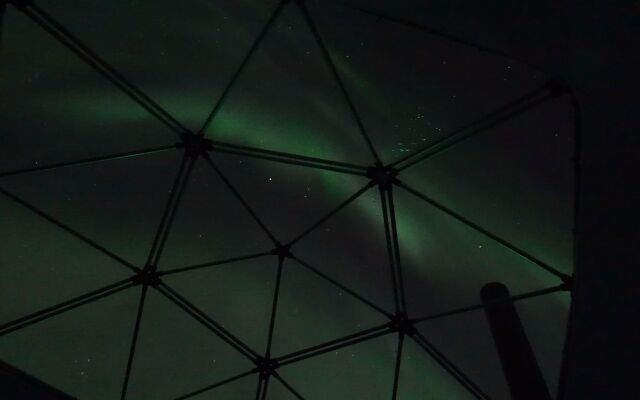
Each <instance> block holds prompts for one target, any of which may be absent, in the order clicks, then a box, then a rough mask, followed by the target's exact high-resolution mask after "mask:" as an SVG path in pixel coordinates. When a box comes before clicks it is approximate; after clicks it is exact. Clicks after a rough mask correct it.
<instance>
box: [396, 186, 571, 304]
mask: <svg viewBox="0 0 640 400" xmlns="http://www.w3.org/2000/svg"><path fill="white" fill-rule="evenodd" d="M394 196H395V198H396V201H395V205H396V214H397V216H398V236H399V241H400V246H401V249H400V250H401V252H402V255H403V257H402V259H403V265H402V267H403V274H404V278H405V279H404V282H405V287H406V294H407V307H408V309H409V310H408V311H409V314H410V316H411V317H421V316H425V315H431V314H435V313H439V312H444V311H449V310H451V309H454V308H457V307H465V306H471V305H475V304H478V303H480V289H481V288H482V286H484V285H485V284H487V283H489V282H495V281H497V282H502V283H504V284H505V285H506V286H507V287H509V289H510V291H511V293H512V294H513V295H518V294H523V293H527V292H530V291H534V290H540V289H545V288H548V287H552V286H557V285H559V284H561V283H562V282H561V281H560V279H558V278H557V277H555V276H553V275H551V274H550V273H548V272H547V271H545V270H543V269H541V268H540V267H539V266H537V265H536V264H534V263H532V262H530V261H529V260H527V259H524V258H523V257H521V256H520V255H518V254H516V253H514V252H512V251H511V250H508V249H506V248H505V247H504V246H502V245H501V244H498V243H496V242H494V241H493V240H491V239H489V238H487V237H486V236H484V235H482V234H480V233H478V232H476V231H475V230H473V229H471V228H470V227H468V226H466V225H464V224H462V223H460V222H459V221H456V220H455V219H452V218H451V217H449V216H448V215H446V214H443V213H442V212H441V211H440V210H437V209H435V208H433V207H432V206H430V205H429V204H427V203H425V202H424V201H422V200H421V199H419V198H417V197H415V196H413V194H411V193H408V192H406V191H404V190H402V189H398V190H396V191H394Z"/></svg>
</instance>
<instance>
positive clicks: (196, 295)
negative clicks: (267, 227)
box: [164, 256, 278, 353]
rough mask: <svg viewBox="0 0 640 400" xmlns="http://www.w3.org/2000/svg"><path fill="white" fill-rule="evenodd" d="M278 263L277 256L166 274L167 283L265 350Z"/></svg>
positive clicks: (237, 334) (253, 346)
mask: <svg viewBox="0 0 640 400" xmlns="http://www.w3.org/2000/svg"><path fill="white" fill-rule="evenodd" d="M277 269H278V262H277V258H276V257H275V256H265V257H260V258H256V259H253V260H246V261H238V262H234V263H230V264H224V265H217V266H212V267H206V268H202V269H200V270H194V271H187V272H181V273H176V274H171V275H166V277H165V278H164V279H165V280H166V281H167V283H169V284H170V285H171V286H172V287H174V288H175V289H176V290H178V291H179V292H181V293H185V294H188V295H189V299H190V300H191V301H193V302H194V303H195V304H197V305H198V306H199V307H200V308H201V309H202V310H203V311H204V312H206V313H207V314H208V315H210V316H211V317H212V318H214V319H215V320H216V321H217V322H219V323H220V324H221V325H222V326H224V327H225V328H226V329H228V330H229V331H230V332H231V333H233V334H234V335H235V336H237V337H238V338H239V339H240V340H242V341H244V342H245V343H247V345H249V347H251V348H253V349H254V350H255V351H256V352H258V353H262V352H263V351H264V349H265V348H266V347H265V346H266V343H267V332H268V330H269V319H270V317H271V305H272V302H273V290H274V286H275V281H276V273H277Z"/></svg>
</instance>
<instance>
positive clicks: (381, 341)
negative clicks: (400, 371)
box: [280, 335, 410, 400]
mask: <svg viewBox="0 0 640 400" xmlns="http://www.w3.org/2000/svg"><path fill="white" fill-rule="evenodd" d="M397 341H398V338H397V335H386V336H383V337H380V338H376V339H372V340H368V341H365V342H362V343H359V344H356V345H353V346H349V347H345V348H342V349H339V350H336V351H332V352H329V353H326V354H322V355H319V356H316V357H313V358H309V359H306V360H303V361H300V362H297V363H293V364H290V365H286V366H283V367H282V368H281V371H280V373H281V375H282V377H283V378H284V379H286V380H287V382H289V383H290V384H291V385H292V386H293V387H294V388H295V389H296V390H297V391H298V392H299V393H300V394H301V395H302V396H303V397H304V398H307V397H309V398H310V397H311V396H313V395H314V394H315V393H322V396H321V397H323V398H327V399H372V400H387V399H389V398H391V393H392V389H393V373H394V365H395V359H396V348H397ZM343 382H349V383H350V384H349V385H345V384H342V383H343ZM409 398H410V397H407V399H409Z"/></svg>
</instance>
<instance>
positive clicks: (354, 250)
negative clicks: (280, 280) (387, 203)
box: [292, 185, 394, 313]
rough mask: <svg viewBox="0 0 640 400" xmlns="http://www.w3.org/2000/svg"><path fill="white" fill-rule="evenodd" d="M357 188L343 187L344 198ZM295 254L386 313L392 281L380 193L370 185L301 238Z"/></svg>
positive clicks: (390, 302)
mask: <svg viewBox="0 0 640 400" xmlns="http://www.w3.org/2000/svg"><path fill="white" fill-rule="evenodd" d="M359 188H360V187H357V186H355V185H354V186H352V187H351V188H350V191H346V190H344V192H343V193H345V194H344V195H343V199H346V198H347V197H348V196H349V194H353V193H355V192H356V190H357V189H359ZM292 251H293V253H294V254H295V255H298V256H300V258H301V259H302V260H304V261H305V262H307V263H309V264H311V265H312V266H313V267H315V268H316V269H318V270H319V271H321V272H322V273H324V274H326V275H328V276H329V277H331V278H332V279H335V280H337V281H338V282H340V283H341V284H343V285H345V286H346V287H347V288H349V289H350V290H353V291H355V292H356V293H358V294H359V295H361V296H363V297H365V298H366V299H368V300H369V301H371V302H373V303H374V304H376V305H377V306H378V307H381V308H382V309H384V310H385V311H387V312H389V313H393V311H394V300H393V283H392V282H393V281H392V274H391V271H390V267H389V255H388V252H387V246H386V240H385V228H384V220H383V214H382V205H381V200H380V193H379V191H378V189H377V188H375V187H374V188H372V189H369V190H368V191H366V192H365V193H364V194H362V195H361V196H360V197H359V198H357V199H356V200H354V201H353V202H352V203H350V204H349V205H348V206H347V207H345V208H344V209H342V210H341V211H339V212H338V213H337V214H335V215H333V216H332V217H331V218H330V219H329V220H328V221H326V222H325V223H324V224H323V225H321V226H320V227H318V228H317V229H316V230H314V231H313V232H311V233H310V234H309V235H308V236H307V237H305V238H303V239H302V240H301V241H300V242H299V243H298V244H296V245H295V246H294V247H293V249H292Z"/></svg>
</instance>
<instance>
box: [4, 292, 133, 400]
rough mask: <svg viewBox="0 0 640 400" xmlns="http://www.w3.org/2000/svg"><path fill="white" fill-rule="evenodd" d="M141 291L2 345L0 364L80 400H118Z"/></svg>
mask: <svg viewBox="0 0 640 400" xmlns="http://www.w3.org/2000/svg"><path fill="white" fill-rule="evenodd" d="M138 298H139V290H136V289H135V288H134V289H127V290H125V291H124V292H120V293H117V294H115V295H113V296H111V297H107V298H104V299H100V300H98V301H96V302H94V303H92V304H86V305H84V306H81V307H79V308H76V309H75V310H71V311H69V312H66V313H64V314H61V315H57V316H55V317H53V318H50V319H48V320H46V321H42V322H39V323H37V324H35V325H31V326H29V327H27V328H24V329H22V330H20V331H16V332H12V333H10V334H8V335H5V336H3V337H2V340H0V358H2V359H3V360H5V361H7V362H9V363H11V364H13V365H14V366H16V367H17V368H19V369H22V370H24V371H27V372H28V373H29V374H31V375H33V376H34V377H36V378H37V379H40V380H42V381H44V382H46V383H48V384H50V385H52V386H53V387H55V388H57V389H59V390H62V391H63V392H65V393H68V394H70V395H72V396H74V397H77V398H80V399H95V400H108V399H114V398H119V396H120V390H121V388H122V379H123V376H124V371H125V367H126V364H127V356H128V353H129V344H130V342H131V333H132V331H133V322H134V321H135V311H136V306H137V301H138Z"/></svg>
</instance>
